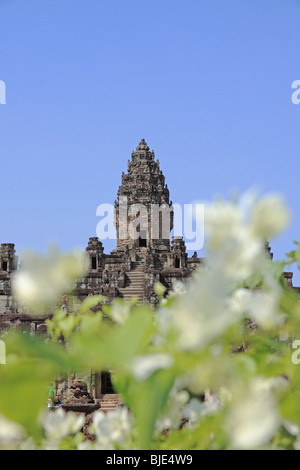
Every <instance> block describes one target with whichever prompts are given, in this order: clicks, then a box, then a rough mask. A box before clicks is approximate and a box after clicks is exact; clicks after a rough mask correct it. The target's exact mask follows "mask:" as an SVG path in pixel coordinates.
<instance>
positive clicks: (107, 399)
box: [97, 393, 122, 412]
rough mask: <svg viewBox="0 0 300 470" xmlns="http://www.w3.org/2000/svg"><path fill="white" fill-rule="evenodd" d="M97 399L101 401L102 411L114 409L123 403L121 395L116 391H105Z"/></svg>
mask: <svg viewBox="0 0 300 470" xmlns="http://www.w3.org/2000/svg"><path fill="white" fill-rule="evenodd" d="M97 401H98V403H100V411H104V412H106V411H110V410H114V409H115V408H117V407H118V406H120V405H122V402H121V400H120V397H119V395H117V394H116V393H105V394H104V395H102V396H101V397H100V398H99V400H97Z"/></svg>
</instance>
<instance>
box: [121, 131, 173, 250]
mask: <svg viewBox="0 0 300 470" xmlns="http://www.w3.org/2000/svg"><path fill="white" fill-rule="evenodd" d="M115 226H116V230H117V248H116V251H117V252H120V251H121V252H122V251H126V250H128V249H129V250H131V249H135V250H139V249H140V250H141V251H143V249H145V248H148V249H151V251H154V252H166V251H169V250H170V232H171V230H172V228H173V208H172V202H170V194H169V189H168V186H167V185H166V183H165V177H164V175H163V173H162V171H161V170H160V168H159V160H155V155H154V151H153V150H152V151H150V149H149V147H148V145H147V144H146V142H145V140H144V139H142V140H141V142H140V143H139V145H138V146H137V148H136V151H135V152H134V151H133V152H132V154H131V160H129V161H128V173H127V174H124V173H123V174H122V185H121V186H120V187H119V190H118V197H117V200H116V201H115Z"/></svg>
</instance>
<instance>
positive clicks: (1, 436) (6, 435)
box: [0, 415, 25, 447]
mask: <svg viewBox="0 0 300 470" xmlns="http://www.w3.org/2000/svg"><path fill="white" fill-rule="evenodd" d="M24 435H25V431H24V429H23V428H22V426H21V425H20V424H17V423H14V422H13V421H10V420H9V419H7V418H5V417H4V416H2V415H0V447H1V446H3V445H4V446H5V445H8V444H14V443H18V442H20V441H21V440H22V439H23V438H24Z"/></svg>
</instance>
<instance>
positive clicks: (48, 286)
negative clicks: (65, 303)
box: [13, 247, 88, 312]
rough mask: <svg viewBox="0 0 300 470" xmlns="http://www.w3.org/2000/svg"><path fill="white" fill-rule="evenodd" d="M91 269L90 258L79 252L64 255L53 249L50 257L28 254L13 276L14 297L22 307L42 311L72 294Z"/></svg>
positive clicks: (49, 254)
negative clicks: (79, 281)
mask: <svg viewBox="0 0 300 470" xmlns="http://www.w3.org/2000/svg"><path fill="white" fill-rule="evenodd" d="M87 266H88V265H87V259H86V256H85V255H84V254H82V253H81V252H78V251H74V252H73V253H71V254H69V255H62V254H60V253H59V252H58V250H56V249H55V248H53V247H52V248H50V250H49V253H48V255H47V256H46V257H43V256H40V255H39V254H37V253H32V252H26V253H24V255H23V260H22V265H21V268H20V269H19V271H17V272H16V273H15V274H14V277H13V292H14V295H15V297H16V298H17V300H18V301H19V302H20V303H21V304H22V305H24V306H27V307H29V308H30V309H31V310H32V311H36V312H39V311H41V310H43V309H44V308H45V307H46V306H47V305H48V306H49V305H50V306H52V305H53V304H54V303H55V302H56V301H57V300H58V298H59V296H61V295H62V294H65V293H67V292H70V291H71V290H72V289H73V288H74V283H75V280H76V279H78V278H80V277H82V276H83V275H84V274H85V273H86V270H87Z"/></svg>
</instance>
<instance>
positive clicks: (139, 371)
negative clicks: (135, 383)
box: [130, 353, 174, 381]
mask: <svg viewBox="0 0 300 470" xmlns="http://www.w3.org/2000/svg"><path fill="white" fill-rule="evenodd" d="M173 364H174V359H173V358H172V356H170V354H165V353H156V354H147V355H144V356H136V357H135V358H134V359H133V360H132V363H131V367H130V369H131V371H132V374H133V376H134V377H135V378H136V379H137V380H139V381H143V380H146V379H147V378H148V377H149V376H150V375H151V374H153V372H155V371H156V370H159V369H169V368H170V367H172V365H173Z"/></svg>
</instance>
